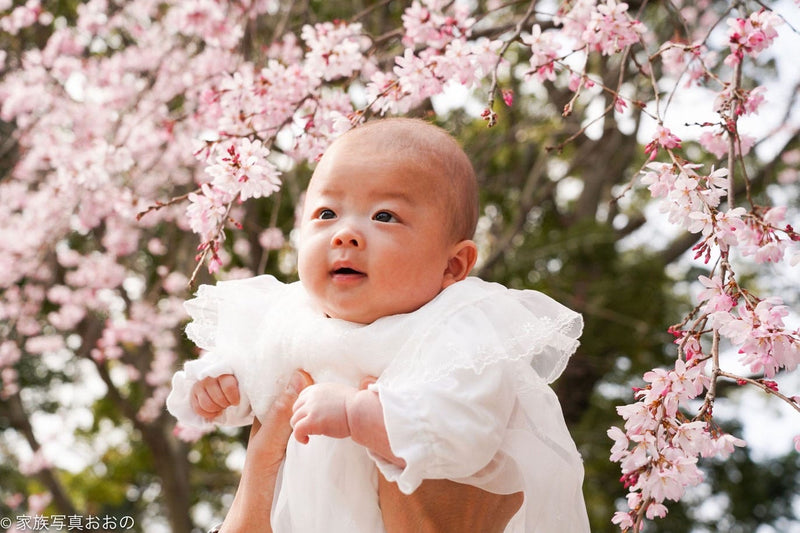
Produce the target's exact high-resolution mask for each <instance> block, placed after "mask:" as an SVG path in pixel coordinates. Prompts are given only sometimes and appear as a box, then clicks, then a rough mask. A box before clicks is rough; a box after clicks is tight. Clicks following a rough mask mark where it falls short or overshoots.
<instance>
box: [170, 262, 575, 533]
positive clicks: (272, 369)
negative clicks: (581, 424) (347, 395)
mask: <svg viewBox="0 0 800 533" xmlns="http://www.w3.org/2000/svg"><path fill="white" fill-rule="evenodd" d="M186 308H187V310H188V311H189V313H190V315H191V317H192V319H193V322H192V323H190V324H189V325H188V326H187V328H186V332H187V335H188V336H189V338H190V339H192V340H193V341H194V342H195V343H196V344H197V345H198V346H199V347H201V348H203V349H204V350H205V351H206V353H205V354H204V355H203V356H202V357H200V358H199V359H196V360H194V361H189V362H187V363H186V365H185V367H184V369H183V370H182V371H179V372H178V373H176V375H175V377H174V379H173V390H172V393H171V394H170V397H169V398H168V400H167V406H168V409H169V410H170V412H172V413H173V414H174V415H175V416H176V417H177V418H178V420H179V421H180V422H181V423H183V424H186V425H190V426H195V427H202V428H208V427H213V425H211V424H210V423H209V422H206V421H204V420H202V419H200V418H199V417H197V416H196V415H194V413H193V412H192V411H191V408H190V406H189V391H190V390H191V386H192V385H193V384H194V383H195V382H196V381H198V380H200V379H203V378H204V377H206V376H217V375H221V374H224V373H233V374H235V375H236V376H237V379H238V380H239V384H240V391H241V393H242V402H241V403H240V405H239V406H233V407H231V408H229V409H228V410H227V411H226V412H225V413H224V415H223V417H221V418H220V419H218V420H217V421H216V422H218V423H222V424H226V425H245V424H249V423H251V422H252V418H253V416H256V417H258V416H260V415H263V414H264V413H265V412H266V410H267V409H268V408H269V406H270V405H271V402H272V400H273V398H274V397H275V395H276V394H277V393H278V391H280V390H281V388H282V386H283V384H284V383H285V381H286V380H287V379H288V376H289V375H290V374H291V372H292V371H294V370H295V369H296V368H303V369H305V370H306V371H307V372H309V373H310V374H311V376H312V377H313V378H314V380H315V382H318V383H319V382H327V381H330V382H340V383H347V384H350V385H353V386H358V384H359V383H360V381H361V380H362V379H363V378H364V377H366V376H377V377H378V380H377V382H376V383H374V384H373V385H371V388H372V390H375V391H376V392H377V393H378V394H379V396H380V398H381V403H382V405H383V410H384V418H385V422H386V426H387V431H388V433H389V441H390V444H391V447H392V451H393V452H394V453H395V455H397V456H399V457H402V458H403V459H404V460H405V461H406V467H405V468H403V469H399V468H396V467H394V466H393V465H389V464H386V463H383V462H381V461H380V459H379V458H377V457H372V456H371V455H370V454H368V453H367V452H366V450H365V449H363V448H361V447H359V446H358V445H355V444H353V443H352V441H350V440H349V439H331V438H328V437H321V436H312V438H311V442H310V443H309V444H307V445H302V444H299V443H297V442H296V441H294V440H291V441H290V443H289V448H288V450H287V456H286V460H285V462H284V465H283V469H282V473H281V479H280V485H279V489H278V491H277V492H276V498H275V502H274V504H273V527H274V528H275V531H276V533H289V532H297V533H304V532H316V531H330V532H332V533H338V532H341V533H351V532H364V533H378V532H381V531H383V530H384V529H383V525H382V522H381V517H380V508H379V507H378V500H377V475H378V470H380V472H381V473H382V474H383V475H384V476H386V478H387V479H389V480H390V481H395V482H397V483H398V486H399V488H400V490H402V491H403V492H405V493H411V492H413V491H414V489H416V488H417V487H418V486H419V484H420V483H421V482H422V480H424V479H452V480H455V481H459V482H462V483H468V484H471V485H475V486H478V487H480V488H483V489H485V490H488V491H491V492H495V493H501V494H510V493H513V492H517V491H519V490H524V491H525V501H524V503H523V505H522V508H521V509H520V511H519V512H518V513H517V514H516V515H515V517H514V518H513V519H512V521H511V523H510V524H509V525H508V527H507V528H506V532H520V533H521V532H537V533H538V532H541V533H545V532H548V533H549V532H552V531H565V532H575V533H582V532H588V531H589V526H588V520H587V518H586V511H585V505H584V502H583V496H582V492H581V485H582V479H583V466H582V462H581V459H580V456H579V454H578V452H577V450H576V448H575V445H574V443H573V441H572V439H571V437H570V435H569V433H568V431H567V428H566V425H565V423H564V420H563V416H562V414H561V408H560V406H559V403H558V400H557V398H556V396H555V394H554V393H553V391H552V390H551V388H550V386H549V383H550V382H552V381H553V380H555V379H556V378H557V377H558V376H559V375H560V374H561V372H562V371H563V369H564V367H565V365H566V364H567V362H568V360H569V357H570V356H571V355H572V354H573V353H574V351H575V350H576V348H577V346H578V340H577V339H578V337H579V336H580V334H581V329H582V326H583V322H582V319H581V316H580V315H579V314H577V313H575V312H573V311H571V310H569V309H568V308H566V307H564V306H563V305H561V304H559V303H558V302H556V301H554V300H552V299H551V298H549V297H547V296H545V295H543V294H541V293H539V292H536V291H518V290H510V289H507V288H505V287H503V286H502V285H499V284H496V283H488V282H485V281H482V280H480V279H477V278H467V279H466V280H464V281H461V282H458V283H455V284H453V285H451V286H450V287H448V288H447V289H445V290H444V291H442V292H441V293H440V294H439V295H438V296H437V297H436V298H434V299H433V300H432V301H431V302H429V303H428V304H426V305H424V306H423V307H421V308H420V309H418V310H417V311H415V312H413V313H408V314H402V315H393V316H388V317H383V318H381V319H378V320H376V321H375V322H373V323H372V324H369V325H359V324H353V323H349V322H345V321H341V320H336V319H330V318H326V317H325V316H324V315H323V314H322V313H321V312H319V311H318V310H317V309H315V308H314V306H313V304H312V302H311V300H310V298H309V297H308V295H307V294H306V293H305V291H304V289H303V287H302V285H301V284H299V283H294V284H289V285H286V284H283V283H281V282H279V281H277V280H275V279H274V278H272V277H270V276H259V277H256V278H251V279H247V280H237V281H228V282H222V283H219V284H218V285H216V286H203V287H201V288H200V290H199V291H198V293H197V297H196V298H195V299H193V300H190V301H189V302H187V305H186ZM376 466H377V468H376Z"/></svg>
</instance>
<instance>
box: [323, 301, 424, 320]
mask: <svg viewBox="0 0 800 533" xmlns="http://www.w3.org/2000/svg"><path fill="white" fill-rule="evenodd" d="M423 305H425V302H421V303H420V304H419V305H406V306H405V307H399V306H394V307H381V308H379V309H374V310H371V311H365V310H364V309H363V308H359V309H352V310H348V309H324V310H323V312H324V313H325V316H326V317H328V318H335V319H337V320H344V321H346V322H353V323H355V324H363V325H368V324H372V323H373V322H375V321H376V320H379V319H381V318H384V317H387V316H394V315H404V314H407V313H412V312H414V311H416V310H417V309H419V308H420V307H422V306H423Z"/></svg>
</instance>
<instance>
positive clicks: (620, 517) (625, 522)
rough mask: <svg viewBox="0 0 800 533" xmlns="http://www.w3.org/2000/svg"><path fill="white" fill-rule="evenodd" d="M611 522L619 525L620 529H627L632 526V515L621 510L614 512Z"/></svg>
mask: <svg viewBox="0 0 800 533" xmlns="http://www.w3.org/2000/svg"><path fill="white" fill-rule="evenodd" d="M611 522H612V523H613V524H616V525H617V526H619V528H620V529H622V530H627V529H629V528H631V527H633V517H632V516H631V515H630V513H625V512H622V511H617V512H615V513H614V517H613V518H612V519H611Z"/></svg>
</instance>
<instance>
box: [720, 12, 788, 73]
mask: <svg viewBox="0 0 800 533" xmlns="http://www.w3.org/2000/svg"><path fill="white" fill-rule="evenodd" d="M727 22H728V28H729V29H728V41H729V46H730V50H731V55H729V56H728V57H727V58H726V59H725V63H726V64H728V65H734V64H736V63H738V62H740V61H741V60H742V58H743V56H744V55H749V56H752V57H756V56H758V54H760V53H761V52H762V51H763V50H765V49H766V48H768V47H769V46H770V45H771V44H772V42H773V41H774V40H775V38H776V37H777V36H778V32H777V30H776V29H775V28H776V27H777V26H780V25H781V24H782V23H783V21H782V19H781V18H780V17H779V16H778V15H777V14H775V13H774V12H773V11H772V10H768V9H763V8H762V9H761V10H760V11H758V12H756V13H752V14H751V15H750V16H749V17H748V18H746V19H743V18H736V19H733V18H731V19H728V21H727Z"/></svg>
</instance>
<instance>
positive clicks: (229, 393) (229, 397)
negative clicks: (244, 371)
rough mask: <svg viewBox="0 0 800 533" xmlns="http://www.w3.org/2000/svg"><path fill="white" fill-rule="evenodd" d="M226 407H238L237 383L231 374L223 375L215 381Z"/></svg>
mask: <svg viewBox="0 0 800 533" xmlns="http://www.w3.org/2000/svg"><path fill="white" fill-rule="evenodd" d="M217 382H218V384H219V388H220V390H221V391H222V395H223V396H224V397H225V401H226V402H227V404H228V405H239V401H240V398H239V381H238V380H237V379H236V376H234V375H233V374H223V375H222V376H220V377H219V379H218V380H217Z"/></svg>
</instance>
